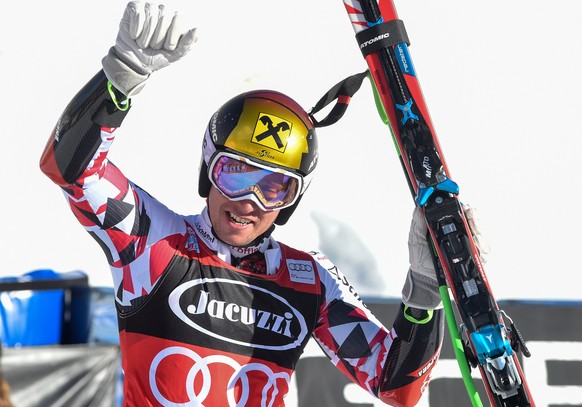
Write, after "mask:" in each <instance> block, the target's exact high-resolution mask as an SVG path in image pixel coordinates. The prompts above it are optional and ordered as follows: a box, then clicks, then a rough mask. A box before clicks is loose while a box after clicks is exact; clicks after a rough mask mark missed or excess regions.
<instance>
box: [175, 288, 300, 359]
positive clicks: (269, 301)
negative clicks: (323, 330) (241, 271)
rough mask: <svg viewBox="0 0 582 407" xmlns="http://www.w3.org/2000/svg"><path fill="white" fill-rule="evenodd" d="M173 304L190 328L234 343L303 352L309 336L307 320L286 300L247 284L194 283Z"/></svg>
mask: <svg viewBox="0 0 582 407" xmlns="http://www.w3.org/2000/svg"><path fill="white" fill-rule="evenodd" d="M168 302H169V305H170V308H171V309H172V312H174V314H176V316H177V317H178V318H180V320H182V321H183V322H184V323H186V324H187V325H189V326H190V327H192V328H194V329H195V330H197V331H198V332H202V333H204V334H206V335H208V336H210V337H212V338H215V339H218V340H221V341H225V342H228V343H230V344H237V345H241V346H245V347H250V348H259V349H269V350H279V351H283V350H288V349H294V348H296V347H300V346H301V344H302V342H303V341H304V339H305V337H306V336H307V332H308V329H307V325H306V323H305V319H304V318H303V315H301V313H300V312H299V311H298V310H297V309H296V308H294V307H293V306H291V304H289V302H288V301H287V300H286V299H285V298H283V297H281V296H279V295H277V294H275V293H272V292H270V291H268V290H266V289H265V288H263V287H259V286H255V285H251V284H248V283H246V282H241V281H234V280H228V279H222V278H204V279H197V280H192V281H188V282H186V283H184V284H182V285H180V286H178V287H176V288H175V289H174V291H172V293H171V294H170V296H169V298H168Z"/></svg>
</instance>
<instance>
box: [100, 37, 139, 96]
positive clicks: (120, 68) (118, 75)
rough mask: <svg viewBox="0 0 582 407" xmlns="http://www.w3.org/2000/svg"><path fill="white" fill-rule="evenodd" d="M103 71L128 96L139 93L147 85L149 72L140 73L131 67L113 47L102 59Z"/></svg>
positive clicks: (116, 87)
mask: <svg viewBox="0 0 582 407" xmlns="http://www.w3.org/2000/svg"><path fill="white" fill-rule="evenodd" d="M101 65H102V66H103V72H105V75H106V76H107V79H108V80H109V82H111V83H112V84H113V86H115V89H117V90H119V91H120V92H121V93H123V94H124V95H125V96H126V97H127V98H130V97H133V96H135V95H137V94H138V93H139V92H140V91H141V90H142V89H143V87H144V86H145V82H146V80H147V79H148V78H149V76H150V75H149V74H140V73H137V72H136V71H135V70H133V69H132V68H130V67H129V66H128V65H127V64H126V63H125V62H123V61H122V60H121V59H120V58H119V57H118V56H117V54H116V53H115V51H114V49H113V47H112V48H110V49H109V53H108V54H107V55H105V57H103V59H102V60H101Z"/></svg>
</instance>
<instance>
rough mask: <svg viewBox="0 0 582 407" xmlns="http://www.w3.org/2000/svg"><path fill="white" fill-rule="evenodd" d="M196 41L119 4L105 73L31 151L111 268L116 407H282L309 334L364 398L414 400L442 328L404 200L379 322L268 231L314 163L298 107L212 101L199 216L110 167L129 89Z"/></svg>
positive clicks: (330, 270) (312, 257)
mask: <svg viewBox="0 0 582 407" xmlns="http://www.w3.org/2000/svg"><path fill="white" fill-rule="evenodd" d="M195 40H196V32H195V29H190V30H184V29H182V27H181V26H180V18H179V15H178V14H177V13H171V12H170V11H169V10H168V9H167V8H166V7H164V6H163V5H159V6H158V5H155V4H151V3H141V2H130V3H129V4H128V5H127V7H126V9H125V12H124V15H123V18H122V20H121V23H120V25H119V32H118V36H117V39H116V43H115V45H114V46H113V47H112V48H111V49H110V50H109V52H108V54H107V55H106V56H105V57H104V58H103V60H102V69H101V70H100V71H99V72H98V73H97V74H96V75H95V76H94V77H93V78H92V79H91V80H90V81H89V82H88V83H87V84H86V85H85V86H84V87H83V88H82V89H81V90H80V91H79V93H78V94H77V95H76V96H75V97H74V98H73V99H72V101H71V102H70V103H69V105H68V106H67V107H66V109H65V111H64V112H63V114H62V115H61V117H60V118H59V120H58V122H57V124H56V127H55V129H54V131H53V133H52V135H51V137H50V139H49V141H48V143H47V145H46V148H45V150H44V152H43V154H42V157H41V160H40V167H41V169H42V171H43V172H44V173H45V174H46V175H47V176H48V177H49V178H50V179H51V180H52V181H53V182H55V183H56V184H58V185H59V186H60V187H61V188H62V190H63V191H64V193H65V196H66V198H67V200H68V203H69V206H70V208H71V209H72V211H73V213H74V214H75V216H76V217H77V219H78V221H79V222H80V223H81V225H82V226H83V227H84V228H85V229H86V230H87V231H88V232H89V234H90V235H91V236H92V237H93V238H94V239H95V240H96V241H97V242H98V243H99V244H100V246H101V247H102V249H103V251H104V252H105V255H106V257H107V260H108V262H109V265H110V269H111V273H112V276H113V283H114V287H115V293H116V298H115V300H116V307H117V313H118V322H119V337H120V346H121V350H122V366H123V371H124V375H125V376H124V377H125V380H124V403H125V404H124V405H126V406H144V405H151V406H169V405H208V406H235V405H236V406H255V405H265V406H266V405H269V406H282V405H284V396H285V395H286V393H287V392H288V388H289V383H290V380H291V375H292V373H293V371H294V368H295V366H296V364H297V362H298V359H299V356H300V355H301V353H302V351H303V349H304V347H305V345H306V344H307V342H308V340H309V339H310V338H311V337H312V338H314V339H315V340H316V341H317V343H318V344H319V345H320V346H321V349H322V350H323V352H324V353H325V354H326V355H327V356H328V357H329V359H330V360H331V362H332V363H333V364H334V365H335V366H336V367H337V368H338V369H340V370H341V371H342V372H343V373H344V374H345V375H346V376H347V377H348V378H349V379H350V380H352V381H353V382H354V383H357V384H358V385H359V386H361V387H362V388H363V389H365V390H366V391H368V392H369V393H371V394H372V395H374V396H376V397H378V398H379V399H381V400H382V401H383V402H385V403H387V404H391V405H396V406H413V405H415V404H416V403H417V402H418V400H419V398H420V397H421V395H422V392H423V390H424V389H425V388H426V386H427V383H428V381H429V379H430V373H431V370H432V368H433V367H434V365H435V363H436V361H437V359H438V357H439V354H440V350H441V344H442V338H443V331H444V315H443V311H442V310H441V309H440V307H439V304H440V296H439V292H438V287H437V283H436V277H435V271H434V267H433V265H432V259H431V255H430V249H429V246H428V243H427V241H426V233H427V230H426V225H425V222H424V220H423V218H422V215H421V213H420V211H419V210H415V211H414V214H413V220H412V224H411V230H410V234H409V242H408V243H409V250H410V252H409V257H410V261H411V267H410V269H409V271H408V274H407V277H406V280H405V286H404V288H403V295H402V304H401V307H400V311H399V313H398V315H397V316H396V318H395V321H394V323H393V326H392V328H390V329H388V328H386V327H384V326H383V325H382V324H381V323H380V322H379V321H378V320H377V319H376V318H375V317H374V316H373V315H372V314H371V312H370V310H369V309H368V308H366V306H365V305H364V304H363V303H362V301H361V299H360V298H359V297H358V295H357V294H356V291H355V290H354V288H353V287H352V286H351V285H350V284H349V282H348V281H347V279H346V278H345V277H344V276H343V275H342V274H341V272H340V271H339V270H338V269H337V267H335V266H334V265H333V264H332V263H331V262H330V260H329V259H328V258H326V257H325V256H324V255H323V254H320V253H305V252H302V251H299V250H296V249H293V248H291V247H289V246H286V245H285V244H283V243H280V242H278V241H276V240H275V238H274V237H273V235H272V232H273V229H274V227H275V226H274V225H284V224H285V223H286V222H287V221H288V220H289V218H290V216H291V215H292V214H293V211H294V210H295V209H296V207H297V205H298V203H299V201H300V200H301V197H302V196H303V194H304V193H305V191H306V189H307V187H308V186H309V183H310V179H311V177H312V175H313V171H314V169H315V167H316V165H317V159H318V149H317V136H316V131H315V129H314V125H313V122H312V121H311V119H310V117H309V115H308V114H307V113H306V112H305V111H304V110H303V109H302V108H301V107H300V105H299V104H298V103H296V102H295V101H294V100H292V99H291V98H290V97H288V96H286V95H284V94H281V93H279V92H276V91H270V90H257V91H250V92H246V93H243V94H241V95H238V96H235V97H234V98H233V99H231V100H230V101H228V102H226V103H225V104H224V105H223V106H221V107H220V108H219V109H218V110H217V111H216V113H215V114H214V115H213V116H212V117H211V119H210V122H209V124H208V128H207V129H206V132H205V134H204V137H203V143H202V159H201V165H200V172H199V183H198V191H199V194H200V195H201V196H202V197H204V198H206V207H205V208H203V209H202V211H201V212H200V213H199V214H197V215H191V216H182V215H179V214H176V213H175V212H173V211H171V210H170V209H168V208H167V207H165V206H164V205H162V204H161V203H160V202H159V201H157V200H156V199H154V198H153V197H152V196H150V195H149V194H148V193H147V192H145V190H143V189H142V188H140V187H139V186H137V185H135V184H134V183H132V182H131V181H129V180H128V179H127V178H126V177H125V176H124V175H123V173H122V172H121V171H120V170H119V169H118V168H117V167H116V166H115V165H114V164H113V163H111V162H109V161H108V159H107V154H108V151H109V149H110V147H111V145H112V142H113V141H114V139H115V136H116V135H117V132H116V129H117V128H118V127H120V126H121V123H122V121H123V120H124V117H125V116H126V115H127V113H128V111H129V110H130V107H131V102H132V101H133V98H134V97H135V96H136V95H137V94H138V93H139V91H140V90H141V89H142V88H143V86H144V85H145V84H146V82H147V80H148V78H149V77H150V76H151V74H152V73H153V72H155V71H157V70H159V69H162V68H164V67H166V66H168V65H170V64H172V63H174V62H176V61H177V60H179V59H181V58H182V57H183V56H185V55H186V54H187V53H188V51H189V50H190V48H191V46H192V44H193V43H194V42H195ZM168 182H174V181H173V180H172V179H169V180H168Z"/></svg>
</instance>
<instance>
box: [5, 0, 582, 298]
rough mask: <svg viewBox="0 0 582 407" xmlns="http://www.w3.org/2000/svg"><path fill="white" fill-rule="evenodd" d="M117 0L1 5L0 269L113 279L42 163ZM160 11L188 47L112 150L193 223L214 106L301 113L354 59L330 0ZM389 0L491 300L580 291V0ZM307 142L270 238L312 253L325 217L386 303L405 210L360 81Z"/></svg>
mask: <svg viewBox="0 0 582 407" xmlns="http://www.w3.org/2000/svg"><path fill="white" fill-rule="evenodd" d="M125 4H126V2H125V1H124V0H123V1H122V0H103V1H99V2H79V1H72V0H64V1H58V2H8V1H4V2H3V4H2V9H3V12H2V14H3V16H4V19H3V20H4V21H3V23H2V24H1V25H0V78H2V96H3V97H2V101H1V103H2V109H1V112H2V136H3V140H4V148H3V151H2V152H3V154H2V159H1V160H0V174H1V175H0V177H1V180H2V184H3V188H4V193H3V194H2V213H3V215H4V216H3V226H4V227H3V231H4V233H2V234H1V237H0V239H1V241H0V250H1V255H2V260H3V267H2V268H1V269H0V275H20V274H22V273H25V272H27V271H30V270H33V269H37V268H52V269H55V270H56V271H62V272H65V271H71V270H83V271H85V272H87V273H88V274H89V275H90V280H91V283H92V284H94V285H110V284H111V280H110V276H109V271H108V267H107V263H106V260H105V257H104V256H103V254H102V253H101V250H100V248H99V247H98V245H97V244H96V243H95V242H94V241H93V239H92V238H90V237H89V236H88V235H87V234H86V233H85V232H84V231H83V229H82V228H81V227H80V226H79V225H78V224H77V223H76V220H75V219H74V217H73V215H72V214H71V213H70V211H69V210H68V208H67V206H66V204H65V201H64V198H63V196H62V194H61V192H60V190H59V189H58V188H57V187H56V186H54V185H52V184H51V183H50V181H49V180H48V179H46V178H45V177H44V176H43V175H42V173H41V172H40V170H39V169H38V160H39V157H40V154H41V152H42V150H43V148H44V145H45V143H46V140H47V139H48V137H49V135H50V133H51V131H52V128H53V126H54V124H55V123H56V120H57V119H58V117H59V115H60V114H61V112H62V111H63V109H64V108H65V106H66V105H67V103H68V102H69V100H70V99H71V98H72V97H73V95H74V94H75V93H76V92H77V91H78V90H79V89H80V88H81V87H82V86H83V85H84V84H85V83H86V82H87V81H88V80H89V79H90V78H91V77H92V76H93V75H94V74H95V73H96V72H97V70H98V69H100V67H101V64H100V61H101V57H102V56H103V55H105V53H106V52H107V50H108V48H109V47H110V46H111V45H113V43H114V40H115V37H116V34H117V24H118V22H119V19H120V18H121V15H122V13H123V10H124V8H125ZM167 4H171V5H172V6H174V7H176V8H179V9H180V10H181V11H182V12H183V13H184V15H185V17H186V18H187V20H188V21H190V22H191V24H192V25H193V26H197V27H198V28H199V31H198V37H199V39H198V43H197V44H196V46H195V47H194V49H193V51H192V52H191V53H190V55H188V56H187V57H186V58H185V59H184V60H182V61H180V62H179V63H177V64H175V65H173V66H171V67H169V68H167V69H165V70H163V71H161V72H159V73H156V74H154V76H153V77H152V78H151V80H150V81H149V83H148V85H147V86H146V88H145V89H144V91H142V93H141V94H140V95H138V96H137V97H136V98H135V99H134V107H133V109H132V112H131V113H130V114H129V116H128V117H127V119H126V120H125V122H124V124H123V126H122V128H121V129H120V130H119V131H118V132H117V133H116V134H117V141H116V143H115V145H114V146H113V148H112V151H111V154H110V158H111V160H112V161H114V162H115V163H116V164H117V165H118V166H120V167H121V168H122V169H123V170H124V172H125V173H126V175H127V176H128V177H129V178H131V179H132V180H133V181H135V182H136V183H137V184H139V185H141V186H142V187H144V188H145V189H146V190H148V192H150V193H151V194H152V195H154V196H156V197H157V198H158V199H160V200H161V201H162V202H164V203H165V204H166V205H168V206H169V207H171V208H172V209H174V210H176V211H177V212H180V213H185V214H186V213H195V212H198V211H199V210H200V208H201V207H202V205H203V203H202V201H201V200H200V198H199V197H198V196H197V189H196V182H197V169H198V162H199V157H200V155H199V154H200V153H199V151H200V142H201V137H202V135H203V132H204V129H205V126H206V124H207V121H208V119H209V117H210V115H211V114H212V113H213V112H214V110H216V108H218V107H219V106H220V105H221V104H222V103H223V102H224V101H226V100H227V99H229V98H230V97H232V96H234V95H235V94H237V93H239V92H242V91H245V90H249V89H254V88H271V89H276V90H279V91H282V92H284V93H287V94H289V95H290V96H292V97H293V98H295V99H296V100H297V101H298V102H299V103H301V104H302V105H303V106H304V107H305V108H306V109H309V108H310V107H311V106H313V105H314V104H315V102H316V101H317V100H318V99H319V98H320V97H321V96H322V95H323V94H324V93H325V92H326V91H327V90H328V89H329V88H330V87H331V86H332V85H334V84H335V83H336V82H338V81H339V80H341V79H343V78H345V77H346V76H348V75H350V74H353V73H356V72H361V71H363V70H364V69H365V68H366V66H365V63H364V60H363V58H362V57H361V55H360V53H359V50H358V47H357V46H356V42H355V39H354V35H353V31H352V28H351V24H350V23H349V20H348V17H347V14H346V12H345V10H344V7H343V4H342V2H340V1H339V0H337V1H328V0H323V1H310V0H296V1H294V2H288V1H285V2H284V1H278V2H274V1H272V0H271V1H268V0H247V1H245V2H241V1H234V0H223V1H204V2H202V1H196V0H173V1H172V2H171V3H167ZM396 7H397V9H398V11H399V15H400V17H401V18H402V19H403V20H404V22H405V24H406V27H407V31H408V35H409V37H410V40H411V43H412V45H411V47H410V52H411V56H412V59H413V62H414V64H415V67H416V71H417V74H418V75H419V79H420V83H421V86H422V88H423V91H424V95H425V98H426V100H427V103H428V106H429V110H430V112H431V117H432V119H433V122H434V124H435V127H436V130H437V133H438V137H439V140H440V143H441V146H442V148H443V151H444V155H445V158H446V161H447V163H448V166H449V169H450V171H451V176H452V178H453V179H454V180H455V181H456V182H457V183H458V184H459V185H460V187H461V193H460V197H461V199H462V200H463V201H464V202H467V203H470V204H471V205H472V206H474V207H476V208H478V210H479V215H480V218H481V228H482V229H483V231H484V233H485V235H486V237H487V239H488V240H489V241H490V243H491V246H492V252H491V254H490V255H489V261H488V263H487V265H486V272H487V275H488V277H489V280H490V284H491V286H492V288H493V290H494V293H495V294H496V296H497V298H498V299H516V298H532V299H580V298H581V297H582V296H581V294H580V288H578V285H577V284H576V281H577V280H578V274H579V271H580V266H579V265H576V264H579V263H580V261H579V260H577V258H576V256H577V255H578V254H579V253H580V248H581V246H582V245H581V243H582V238H581V237H580V234H579V230H580V227H581V226H582V222H581V221H580V215H579V212H580V210H579V208H577V207H576V205H577V204H578V199H579V195H580V193H579V192H578V191H577V188H578V187H579V185H578V184H579V182H578V181H579V174H578V173H579V168H578V162H579V156H580V152H581V151H582V141H581V135H582V130H581V126H580V124H579V122H580V120H579V116H580V113H581V111H582V109H581V108H582V76H581V75H580V72H581V70H582V60H581V58H580V39H581V38H582V25H581V24H580V22H579V18H580V16H581V15H582V2H576V1H571V0H569V1H565V0H556V1H552V2H548V1H544V2H542V1H539V0H535V1H526V0H514V1H510V2H507V1H503V2H502V1H500V0H494V1H490V2H487V3H486V4H485V3H475V2H466V1H461V0H446V1H441V2H438V3H437V2H434V1H428V0H409V1H404V0H401V1H397V2H396ZM319 140H320V154H321V160H320V164H319V167H318V177H316V179H315V181H314V182H313V184H312V186H311V188H310V190H309V191H308V192H307V194H306V196H305V198H304V199H303V201H302V203H301V206H300V207H299V209H298V210H297V212H296V213H295V215H294V216H293V217H292V218H291V221H290V223H289V224H288V225H286V226H284V227H279V228H278V229H277V230H276V232H275V233H276V237H278V238H279V240H281V241H283V242H286V243H288V244H291V245H294V246H296V247H298V248H301V249H306V250H310V249H314V248H317V246H319V245H320V240H319V236H320V235H319V233H320V232H319V231H318V228H317V226H316V223H315V221H314V216H318V219H321V218H325V219H327V221H328V222H329V223H328V224H330V225H332V227H331V229H330V230H327V231H323V232H322V233H324V234H325V236H328V235H329V233H335V232H338V233H339V236H340V237H338V238H337V247H338V248H339V251H340V252H344V253H346V252H348V251H349V250H352V251H353V250H354V248H356V249H358V248H360V249H359V251H361V250H366V251H369V252H370V253H371V254H372V255H373V256H374V258H373V259H370V260H368V261H364V260H361V259H360V260H359V263H360V264H369V265H370V268H371V271H370V273H371V275H373V276H374V278H376V279H381V281H380V280H378V284H377V286H378V287H384V289H383V291H382V292H383V293H385V294H386V295H388V296H399V295H400V289H401V286H402V282H403V279H404V275H405V272H406V270H407V267H408V254H407V247H406V238H407V235H408V225H409V222H410V214H411V212H412V207H413V206H412V205H413V203H412V199H411V197H410V194H409V191H408V187H407V185H406V182H405V178H404V174H403V173H402V170H401V168H400V164H399V162H398V159H397V155H396V152H395V150H394V147H393V143H392V140H391V138H390V135H389V131H388V128H387V127H386V126H384V125H383V124H382V123H381V121H380V119H379V118H378V116H377V114H376V112H375V107H374V104H373V99H372V95H371V91H370V86H369V84H368V83H364V85H363V87H362V89H361V90H360V92H359V93H358V94H357V95H356V96H355V97H354V98H353V99H352V103H351V105H350V108H349V109H348V112H347V113H346V116H345V117H344V119H342V120H341V121H340V122H339V123H338V124H336V125H335V126H333V127H331V128H326V129H321V130H320V131H319ZM369 174H375V176H370V175H369ZM330 257H332V256H331V253H330ZM343 261H344V260H342V262H343ZM338 262H339V260H338ZM346 268H348V269H349V268H350V267H349V265H348V266H346ZM346 271H347V270H346ZM354 278H355V277H354ZM353 282H354V283H355V285H356V286H358V283H357V282H356V281H353ZM362 284H364V285H365V282H363V283H362ZM362 291H364V293H365V291H366V290H365V289H364V290H362Z"/></svg>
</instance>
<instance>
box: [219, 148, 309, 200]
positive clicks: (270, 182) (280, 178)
mask: <svg viewBox="0 0 582 407" xmlns="http://www.w3.org/2000/svg"><path fill="white" fill-rule="evenodd" d="M210 179H211V181H212V184H213V185H214V186H215V187H216V188H217V189H218V190H219V191H220V192H222V193H223V194H224V195H225V196H227V197H228V198H229V199H231V200H235V201H236V200H242V199H252V200H253V201H255V202H257V203H258V204H259V205H261V206H262V207H263V209H265V210H274V209H282V208H286V207H288V206H291V205H292V204H293V203H294V202H295V200H296V198H297V195H298V192H299V190H300V186H301V185H300V184H301V181H300V178H299V177H298V176H297V175H295V174H292V173H289V172H285V171H276V170H274V169H269V168H268V167H263V166H259V165H257V164H256V163H251V162H250V161H248V160H245V159H244V158H242V157H234V156H230V155H225V154H224V153H223V154H222V155H219V156H217V157H216V158H215V159H214V161H213V164H212V166H211V169H210ZM253 198H255V199H253Z"/></svg>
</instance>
